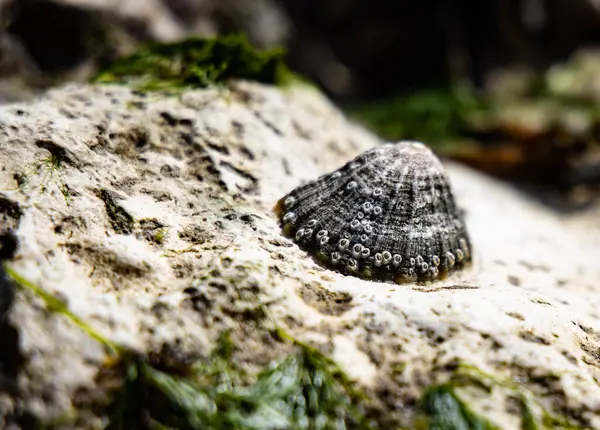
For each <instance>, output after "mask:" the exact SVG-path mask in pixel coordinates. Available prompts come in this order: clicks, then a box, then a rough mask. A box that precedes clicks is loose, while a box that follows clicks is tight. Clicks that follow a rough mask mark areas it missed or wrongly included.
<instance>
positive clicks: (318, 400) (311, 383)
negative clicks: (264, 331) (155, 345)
mask: <svg viewBox="0 0 600 430" xmlns="http://www.w3.org/2000/svg"><path fill="white" fill-rule="evenodd" d="M297 346H298V351H297V353H295V354H292V355H290V356H288V357H285V358H284V359H282V360H280V361H276V362H273V363H271V364H269V365H268V366H267V367H266V368H265V369H264V370H263V371H262V372H260V373H259V374H258V375H257V376H256V378H255V382H254V383H253V384H252V385H245V384H243V383H242V379H244V378H242V377H241V375H242V373H243V372H242V371H241V370H240V369H239V368H238V367H237V366H235V365H234V364H233V361H232V360H231V355H232V353H233V350H234V348H235V345H234V344H233V343H232V341H231V339H230V338H229V336H228V335H227V333H225V334H224V335H222V336H221V338H220V339H219V342H218V344H217V346H216V348H215V349H214V350H213V352H212V354H211V355H210V357H208V358H207V359H206V360H201V361H200V362H197V363H196V364H194V365H193V366H191V367H190V368H188V370H187V371H184V372H182V371H181V369H179V372H173V371H172V369H171V371H169V370H168V369H158V368H157V367H156V366H152V365H150V364H149V363H148V362H147V361H146V360H144V359H141V358H134V359H133V360H130V361H129V362H128V364H127V366H126V374H125V383H124V384H123V386H122V387H121V389H119V390H118V392H117V393H116V395H115V397H114V401H113V402H112V404H111V406H110V407H109V410H110V414H109V415H110V424H109V426H108V428H109V429H121V428H128V429H133V428H138V427H139V417H140V416H145V417H146V419H147V420H149V422H151V423H152V425H153V427H155V428H177V429H215V430H218V429H248V430H268V429H273V430H275V429H294V430H296V429H298V430H301V429H307V430H308V429H311V430H312V429H315V430H316V429H321V430H334V429H344V428H347V426H348V425H349V424H352V425H354V426H357V428H361V429H369V428H372V427H371V425H370V424H369V423H368V422H367V421H366V419H365V418H364V416H363V414H362V413H361V412H360V411H359V409H358V408H359V407H358V405H357V402H358V401H359V400H360V399H358V397H356V396H355V395H354V390H353V389H352V388H351V387H350V386H349V382H348V380H347V379H346V377H345V376H344V375H343V373H342V372H341V371H340V370H339V368H338V367H337V366H336V365H335V364H334V363H333V362H332V361H331V360H329V359H328V358H326V357H325V356H323V355H322V354H320V353H319V352H317V351H316V350H314V349H312V348H310V347H304V346H301V344H298V345H297Z"/></svg>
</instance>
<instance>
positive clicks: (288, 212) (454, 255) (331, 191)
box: [275, 141, 471, 283]
mask: <svg viewBox="0 0 600 430" xmlns="http://www.w3.org/2000/svg"><path fill="white" fill-rule="evenodd" d="M275 210H276V212H277V214H278V217H279V220H280V222H281V224H282V228H283V232H284V234H286V235H287V236H289V237H291V238H292V239H293V240H294V241H295V242H296V243H297V244H298V245H299V246H300V247H301V248H302V249H304V250H305V251H307V252H308V253H309V254H311V255H312V256H314V257H317V258H318V260H319V261H321V262H323V263H324V265H326V266H327V267H329V268H331V269H334V270H336V271H338V272H341V273H344V274H347V275H353V276H357V277H361V278H366V279H374V280H381V281H386V280H393V281H394V282H397V283H404V282H414V281H431V280H434V279H438V278H443V277H445V276H446V275H447V274H448V273H450V272H452V271H455V270H457V269H460V268H462V267H464V266H465V265H466V264H468V263H469V262H470V261H471V244H470V242H469V237H468V234H467V230H466V227H465V224H464V222H463V219H462V216H461V213H460V211H459V210H458V208H457V206H456V204H455V202H454V197H453V195H452V190H451V188H450V184H449V181H448V179H447V177H446V175H445V174H444V171H443V167H442V164H441V163H440V161H439V160H438V158H437V157H436V156H435V155H434V154H433V153H432V152H431V150H430V149H429V148H428V147H426V146H425V145H424V144H422V143H420V142H408V141H402V142H399V143H396V144H386V145H383V146H381V147H377V148H374V149H371V150H368V151H366V152H364V153H362V154H361V155H359V156H358V157H356V158H355V159H353V160H351V161H349V162H348V163H346V164H345V165H344V166H343V167H341V168H340V169H338V170H336V171H334V172H332V173H329V174H327V175H323V176H321V177H319V178H318V179H316V180H314V181H312V182H310V183H308V184H306V185H302V186H300V187H298V188H296V189H294V190H293V191H291V192H290V193H289V194H287V195H286V196H284V197H283V198H282V199H281V200H279V202H278V203H277V206H276V208H275Z"/></svg>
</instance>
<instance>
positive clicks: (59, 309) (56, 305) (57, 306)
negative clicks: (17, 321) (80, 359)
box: [4, 264, 123, 355]
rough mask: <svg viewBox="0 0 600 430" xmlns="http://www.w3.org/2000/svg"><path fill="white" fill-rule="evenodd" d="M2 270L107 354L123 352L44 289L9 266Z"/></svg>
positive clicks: (5, 265)
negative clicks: (72, 324)
mask: <svg viewBox="0 0 600 430" xmlns="http://www.w3.org/2000/svg"><path fill="white" fill-rule="evenodd" d="M4 270H5V271H6V273H7V274H8V276H10V278H11V279H12V280H13V281H14V282H15V284H16V285H17V286H19V287H20V288H22V289H24V290H29V291H31V292H32V293H34V294H35V295H36V296H37V297H39V298H40V299H42V301H43V302H44V303H45V305H46V307H47V308H48V309H49V310H50V311H51V312H56V313H58V314H62V315H64V316H65V317H67V318H68V319H69V320H71V322H73V323H74V324H75V325H77V326H78V327H79V328H81V329H82V330H83V331H84V332H86V333H87V334H88V336H90V337H91V338H92V339H94V340H96V341H97V342H99V343H100V344H102V345H103V346H104V347H105V349H106V350H107V351H108V352H109V354H111V355H115V354H117V353H119V352H121V351H123V348H121V347H120V346H119V345H117V344H116V343H114V342H113V341H111V340H110V339H107V338H106V337H104V336H102V335H101V334H100V333H98V332H97V331H96V330H95V329H94V328H93V327H91V326H90V325H89V324H87V323H86V322H85V321H83V320H82V319H81V318H80V317H78V316H77V315H75V314H74V313H73V312H72V311H71V310H70V309H69V306H68V305H67V304H66V303H65V302H64V301H63V300H61V299H59V298H58V297H56V296H54V295H53V294H50V293H48V292H47V291H45V290H44V289H42V288H40V287H38V286H37V285H35V284H34V283H32V282H31V281H29V280H27V279H26V278H24V277H23V276H21V275H20V274H19V273H17V272H16V271H15V270H13V269H12V268H11V267H10V266H9V265H7V264H4Z"/></svg>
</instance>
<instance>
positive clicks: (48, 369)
mask: <svg viewBox="0 0 600 430" xmlns="http://www.w3.org/2000/svg"><path fill="white" fill-rule="evenodd" d="M141 137H143V138H141ZM39 141H44V142H53V143H54V144H55V145H56V146H48V144H47V143H46V144H44V145H42V146H40V145H36V142H39ZM379 143H380V142H379V141H378V139H376V138H375V137H374V136H372V135H370V134H369V133H367V132H365V131H364V130H363V129H361V128H359V127H356V126H354V125H352V124H349V123H348V122H347V121H346V119H345V118H344V116H343V115H342V114H340V113H339V112H338V111H337V110H336V109H335V108H333V107H332V106H331V105H330V104H329V102H327V101H326V100H325V99H323V98H322V96H320V95H319V94H318V93H316V92H315V91H314V90H312V89H309V88H305V87H295V88H289V89H285V90H279V89H275V88H272V87H267V86H260V85H255V84H249V83H235V84H231V85H230V86H229V87H227V88H221V89H207V90H202V91H190V92H184V93H182V94H180V95H177V96H172V97H164V96H161V95H160V94H157V93H152V94H148V95H141V94H138V93H134V92H132V91H130V90H128V89H127V88H123V87H117V86H106V87H94V86H69V87H65V88H60V89H57V90H54V91H51V92H49V93H47V94H46V95H45V96H44V97H43V98H41V99H39V100H37V101H35V102H33V103H30V104H14V105H6V106H2V107H1V108H0V165H1V166H2V169H1V170H0V184H2V189H3V190H2V192H1V193H0V194H1V195H0V197H1V199H2V202H4V203H3V204H2V205H1V206H2V207H4V208H8V210H5V211H4V212H3V217H4V218H3V219H4V220H5V222H7V223H10V226H11V228H14V229H15V232H16V234H17V236H18V238H19V241H20V246H19V248H18V250H17V254H16V257H15V259H14V260H13V261H12V262H11V263H10V264H11V267H12V268H14V270H16V271H17V272H18V273H20V274H22V275H23V276H26V277H27V278H28V279H29V280H30V281H32V282H33V283H35V284H36V285H38V286H39V287H41V288H43V289H45V290H46V291H49V292H51V293H53V294H55V295H58V296H59V297H61V298H62V299H64V300H65V301H66V302H67V303H68V306H69V309H70V310H71V311H72V312H74V313H75V314H76V315H78V316H79V317H81V318H82V319H83V320H84V321H86V322H87V323H88V324H90V325H91V326H93V327H94V328H95V329H96V330H98V331H99V332H100V333H102V334H103V335H105V336H106V337H108V338H109V339H111V340H113V341H115V342H119V343H121V344H124V345H126V346H128V347H130V348H133V349H135V350H138V351H140V352H148V351H153V350H159V349H162V347H163V346H165V345H166V346H173V347H174V346H175V345H176V348H177V349H178V350H179V351H182V353H184V354H190V355H196V356H197V355H203V354H206V353H207V352H208V351H209V350H210V348H211V344H212V343H213V342H214V341H215V339H216V338H217V336H218V335H219V333H221V332H222V331H223V330H225V329H231V330H232V336H235V337H236V339H239V340H241V341H243V347H244V348H243V350H242V351H241V352H240V353H238V354H237V355H236V356H235V360H236V361H238V362H239V363H240V365H243V366H246V367H248V368H250V369H256V368H260V367H261V366H262V365H264V364H266V363H267V362H268V361H269V360H270V359H272V358H275V357H280V356H281V355H282V354H284V353H285V348H284V347H283V346H281V347H278V345H279V344H277V343H274V342H273V341H271V342H267V340H266V339H265V338H264V336H261V335H260V333H258V331H257V330H248V326H249V323H251V322H252V319H253V318H254V315H256V314H257V313H258V312H259V306H260V304H261V303H262V304H264V306H265V307H266V309H267V310H268V311H269V313H270V314H271V316H272V318H273V319H274V320H275V321H276V322H277V323H278V324H279V325H281V326H282V327H284V328H285V329H286V330H288V331H289V333H291V334H292V335H293V336H294V337H296V338H298V339H300V340H302V341H305V342H308V343H310V344H312V345H314V346H316V347H317V348H319V349H321V350H322V351H324V352H326V353H327V354H329V355H331V356H332V357H333V358H334V359H335V360H337V361H338V363H340V365H341V366H342V367H343V368H344V369H345V370H346V372H347V373H348V374H349V375H350V377H352V378H354V379H356V380H357V382H358V385H359V386H360V387H362V388H363V389H364V390H365V391H366V392H367V393H368V394H369V395H371V396H373V397H374V398H375V400H376V401H377V404H378V405H379V407H380V408H383V411H384V413H383V414H381V415H380V416H384V417H386V420H387V422H388V423H389V427H393V426H395V425H397V424H402V425H404V426H407V427H410V422H411V419H412V418H413V416H414V413H415V411H416V406H415V402H414V401H415V400H416V399H418V398H419V397H420V396H421V395H422V394H423V392H424V389H425V388H426V387H427V386H429V385H432V384H437V383H442V382H444V381H446V380H447V378H449V377H450V376H451V375H452V373H453V371H454V370H453V369H455V368H456V365H457V363H464V364H468V365H472V366H476V367H477V368H478V369H480V370H481V371H482V372H487V373H488V374H492V375H494V377H496V378H498V379H505V380H511V381H515V382H518V383H519V386H520V387H521V389H524V390H525V389H526V390H528V393H529V394H530V395H531V396H532V398H533V399H535V400H536V401H537V402H539V404H540V405H542V406H543V407H545V408H546V409H547V410H549V411H552V412H554V413H557V414H561V415H562V416H564V417H566V418H568V419H569V420H571V421H573V422H576V423H580V424H581V425H583V426H584V427H587V428H600V400H599V399H600V386H599V383H598V380H599V378H600V371H599V366H600V360H599V359H598V353H597V351H598V348H599V347H600V316H599V314H598V311H597V309H598V304H599V301H600V290H599V286H598V279H600V267H599V266H598V264H597V260H598V249H599V246H600V224H599V223H598V213H599V211H598V210H596V211H595V212H588V213H584V214H579V215H563V214H557V213H554V212H551V211H550V210H548V209H546V208H544V207H541V206H539V205H538V204H537V203H535V202H532V201H529V200H528V199H527V198H526V197H524V196H523V195H521V194H520V193H519V192H518V191H515V190H513V189H511V188H508V187H507V186H505V185H503V184H502V183H499V182H497V181H495V180H492V179H489V178H487V177H484V176H482V175H481V174H478V173H476V172H473V171H471V170H468V169H466V168H464V167H461V166H459V165H456V164H453V163H446V166H445V168H446V172H447V174H448V176H449V177H450V180H451V182H452V185H453V191H454V194H455V198H456V200H457V205H458V206H459V207H462V208H464V209H465V222H466V225H467V228H468V229H469V233H470V238H471V241H472V245H473V247H472V249H473V250H474V251H473V255H472V258H473V265H472V267H471V268H469V269H467V270H464V271H459V272H456V273H454V274H452V275H450V276H449V277H448V279H446V280H443V281H440V282H439V283H435V284H432V285H428V286H418V285H414V284H407V285H402V286H398V285H394V284H389V283H381V282H369V281H365V280H361V279H357V278H355V277H349V276H344V275H342V274H339V273H336V272H333V271H328V270H325V269H323V268H321V267H320V266H319V265H317V264H316V263H315V262H314V261H313V260H312V259H311V258H310V257H309V256H308V255H307V254H306V253H305V252H304V251H302V250H300V249H299V248H298V247H297V246H296V245H295V244H294V243H293V242H292V241H290V240H288V239H286V238H284V237H283V236H282V234H281V229H280V227H279V225H278V222H277V219H276V217H275V215H274V214H273V213H272V210H271V209H272V207H273V205H274V204H275V202H276V201H277V200H278V199H279V198H280V197H281V196H282V195H284V194H286V193H288V192H289V191H291V190H292V189H294V188H295V187H296V186H298V184H299V183H301V182H303V181H306V182H308V181H309V180H312V179H313V178H315V177H318V176H319V175H321V174H324V173H327V172H330V171H332V170H334V169H336V168H338V167H340V166H341V165H342V164H343V163H345V162H346V161H347V160H349V159H351V158H353V157H355V156H356V155H358V154H360V153H362V152H364V151H365V150H367V149H369V148H372V147H374V146H376V145H378V144H379ZM50 147H52V148H55V147H60V148H63V149H64V150H65V151H66V153H65V154H66V155H67V156H68V162H67V161H66V159H65V158H62V162H61V163H57V159H56V157H54V158H53V157H52V153H51V152H50V151H49V150H48V149H47V148H50ZM103 191H104V192H106V193H108V195H110V200H111V202H112V205H114V207H118V208H119V209H118V210H117V212H118V214H120V215H121V217H116V218H114V217H113V218H114V219H111V216H110V213H113V215H114V214H116V213H117V212H114V211H113V212H111V211H108V210H107V204H106V200H105V199H102V198H101V197H102V195H103ZM7 202H8V203H7ZM123 214H127V216H125V215H123ZM115 219H116V221H115ZM119 220H126V222H125V225H126V226H127V228H125V229H123V228H116V227H115V226H120V225H122V223H120V222H119ZM157 235H158V236H157ZM308 292H311V293H308ZM340 298H341V299H340ZM340 300H341V301H342V305H340V304H339V303H340ZM6 324H8V327H10V328H11V330H9V331H8V332H7V331H6V330H4V331H3V332H2V333H4V336H5V337H3V338H1V339H0V344H2V345H3V349H2V354H0V357H13V359H12V362H11V364H12V365H11V366H7V363H0V364H2V366H0V372H3V373H5V372H7V371H10V374H9V375H5V374H3V375H2V376H4V377H5V378H3V379H1V380H7V379H8V380H11V381H15V383H16V391H4V392H0V411H1V412H2V413H0V417H4V418H0V419H4V420H5V422H4V423H2V422H1V421H0V427H1V426H2V424H6V425H8V424H10V423H13V424H14V423H15V422H17V421H18V419H19V417H22V416H23V414H28V415H29V416H34V417H36V418H37V419H39V420H42V421H45V420H48V419H52V418H56V417H58V416H61V415H63V414H64V413H65V412H67V411H69V409H70V408H71V405H72V400H73V396H74V393H76V392H77V391H78V390H81V389H82V388H85V387H93V386H94V376H95V375H96V373H97V371H98V368H99V367H100V366H101V365H102V363H103V360H104V359H105V352H104V351H103V349H102V348H101V347H100V346H99V345H98V344H97V343H96V342H95V341H94V340H93V339H91V338H90V337H89V336H88V335H87V334H86V333H85V332H83V331H82V330H81V329H80V328H78V327H76V326H74V325H73V324H72V323H70V322H69V321H68V320H67V319H66V318H65V317H64V315H61V314H60V313H53V312H48V311H47V310H46V309H45V306H44V305H43V303H42V302H41V301H40V299H39V298H37V297H36V296H34V295H33V294H31V293H30V292H25V291H23V290H20V291H19V292H18V293H17V297H16V299H15V302H14V303H13V306H12V308H11V310H10V311H9V312H8V314H7V315H6ZM6 333H11V334H10V335H8V334H6ZM9 338H10V339H9ZM7 369H8V370H7ZM461 396H463V398H464V399H466V401H468V403H469V405H470V406H471V407H472V408H473V409H474V410H476V411H479V412H481V413H482V414H484V415H486V416H487V417H488V418H489V419H490V420H492V421H493V422H494V423H496V424H497V425H498V426H500V427H501V428H507V429H508V428H518V426H519V425H520V418H519V415H518V411H515V407H514V404H511V402H510V401H509V400H507V399H508V398H509V397H510V396H509V395H508V394H507V393H506V391H505V390H503V389H502V388H496V389H494V390H493V392H492V393H490V394H482V392H481V391H476V390H468V389H466V390H464V391H461ZM513 403H514V402H513ZM87 424H89V425H88V427H91V426H92V425H93V423H92V422H89V423H87Z"/></svg>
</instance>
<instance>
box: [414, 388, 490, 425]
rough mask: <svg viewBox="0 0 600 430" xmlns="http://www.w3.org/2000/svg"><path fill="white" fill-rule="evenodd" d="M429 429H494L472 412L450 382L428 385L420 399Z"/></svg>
mask: <svg viewBox="0 0 600 430" xmlns="http://www.w3.org/2000/svg"><path fill="white" fill-rule="evenodd" d="M420 406H421V410H422V411H423V413H424V414H425V415H426V416H427V426H426V428H428V429H429V430H496V429H498V427H496V426H494V425H493V424H492V423H490V422H489V421H488V420H486V419H485V418H483V417H481V416H480V415H478V414H476V413H475V412H473V411H472V410H471V409H470V408H469V407H468V406H467V404H466V403H465V402H463V401H462V400H461V399H460V397H458V396H457V395H456V393H455V392H454V387H453V386H452V384H443V385H436V386H433V387H430V388H429V389H428V390H427V391H426V392H425V394H424V395H423V397H422V399H421V405H420Z"/></svg>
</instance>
